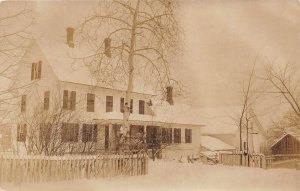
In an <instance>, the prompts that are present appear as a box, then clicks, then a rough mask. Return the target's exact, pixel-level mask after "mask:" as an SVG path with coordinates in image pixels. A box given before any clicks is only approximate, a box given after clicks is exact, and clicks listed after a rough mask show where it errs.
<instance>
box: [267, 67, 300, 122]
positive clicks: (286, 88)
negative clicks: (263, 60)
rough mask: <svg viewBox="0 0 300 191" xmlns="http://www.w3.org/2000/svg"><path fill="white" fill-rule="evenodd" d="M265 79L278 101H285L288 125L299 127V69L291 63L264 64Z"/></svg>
mask: <svg viewBox="0 0 300 191" xmlns="http://www.w3.org/2000/svg"><path fill="white" fill-rule="evenodd" d="M265 71H266V78H265V80H266V81H268V82H269V83H270V84H271V88H272V91H273V93H275V94H277V95H279V96H280V98H281V99H280V102H282V103H286V104H288V105H289V107H290V111H289V112H288V113H287V114H286V115H285V118H286V119H288V121H289V122H290V125H293V126H294V127H297V128H299V127H300V126H299V122H298V121H299V119H300V92H299V89H298V88H299V80H300V78H299V77H298V76H299V70H298V69H297V68H296V67H294V66H292V65H291V64H288V63H287V64H285V65H280V66H277V67H275V66H274V65H273V64H268V65H266V66H265Z"/></svg>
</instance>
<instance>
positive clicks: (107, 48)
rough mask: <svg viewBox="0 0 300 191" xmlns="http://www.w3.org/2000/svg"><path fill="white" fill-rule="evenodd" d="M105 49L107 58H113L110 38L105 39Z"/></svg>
mask: <svg viewBox="0 0 300 191" xmlns="http://www.w3.org/2000/svg"><path fill="white" fill-rule="evenodd" d="M104 48H105V50H104V54H105V55H106V56H107V57H109V58H111V50H110V48H111V39H110V38H109V37H108V38H105V39H104Z"/></svg>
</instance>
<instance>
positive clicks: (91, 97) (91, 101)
mask: <svg viewBox="0 0 300 191" xmlns="http://www.w3.org/2000/svg"><path fill="white" fill-rule="evenodd" d="M94 108H95V94H90V93H88V94H87V111H88V112H94Z"/></svg>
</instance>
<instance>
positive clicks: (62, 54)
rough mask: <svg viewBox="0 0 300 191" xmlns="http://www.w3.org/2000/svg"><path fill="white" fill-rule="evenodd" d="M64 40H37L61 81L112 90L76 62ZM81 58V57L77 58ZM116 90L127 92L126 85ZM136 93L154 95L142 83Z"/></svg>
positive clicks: (74, 53)
mask: <svg viewBox="0 0 300 191" xmlns="http://www.w3.org/2000/svg"><path fill="white" fill-rule="evenodd" d="M65 41H66V40H65V39H64V38H62V37H61V38H57V39H56V40H54V41H52V40H49V39H46V38H41V39H36V42H33V43H36V44H37V45H38V46H39V48H40V49H41V50H42V53H43V54H44V56H45V57H46V59H47V62H48V63H49V64H50V65H51V67H52V69H53V71H54V73H55V74H56V76H57V78H58V79H59V80H60V81H65V82H73V83H78V84H85V85H91V86H101V87H105V88H112V86H108V85H107V84H99V83H98V82H97V80H96V79H95V77H94V76H93V75H91V72H90V70H89V68H88V67H87V66H86V65H84V64H83V63H82V62H80V61H79V62H78V61H75V60H76V59H75V58H74V57H76V52H75V51H74V50H73V49H72V48H70V47H68V45H67V44H66V43H65ZM77 57H79V56H77ZM113 88H114V89H118V90H123V91H125V90H126V86H124V85H116V84H115V85H114V86H113ZM133 91H134V92H137V93H144V94H154V92H153V91H152V90H151V89H149V88H147V87H145V86H144V85H142V84H140V83H134V88H133Z"/></svg>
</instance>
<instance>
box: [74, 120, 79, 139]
mask: <svg viewBox="0 0 300 191" xmlns="http://www.w3.org/2000/svg"><path fill="white" fill-rule="evenodd" d="M73 128H74V139H73V140H74V141H75V142H78V133H79V124H78V123H76V124H75V125H74V126H73Z"/></svg>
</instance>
